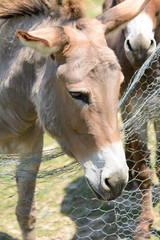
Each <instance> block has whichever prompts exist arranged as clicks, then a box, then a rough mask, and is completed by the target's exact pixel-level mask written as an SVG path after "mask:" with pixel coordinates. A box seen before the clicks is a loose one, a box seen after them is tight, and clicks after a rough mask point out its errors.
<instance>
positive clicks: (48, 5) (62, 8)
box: [0, 0, 84, 19]
mask: <svg viewBox="0 0 160 240" xmlns="http://www.w3.org/2000/svg"><path fill="white" fill-rule="evenodd" d="M48 12H49V13H50V14H51V15H52V14H53V13H55V12H56V14H57V13H59V14H58V15H59V16H60V15H61V16H62V15H67V16H68V19H78V18H80V17H84V10H83V0H81V1H78V0H34V1H33V0H24V1H21V0H2V1H1V3H0V18H12V17H16V16H24V15H29V16H33V15H38V14H45V13H48Z"/></svg>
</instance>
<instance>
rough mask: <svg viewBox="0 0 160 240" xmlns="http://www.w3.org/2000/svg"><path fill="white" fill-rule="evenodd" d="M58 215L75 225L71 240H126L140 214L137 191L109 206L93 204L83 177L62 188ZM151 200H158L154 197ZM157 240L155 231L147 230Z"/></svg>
mask: <svg viewBox="0 0 160 240" xmlns="http://www.w3.org/2000/svg"><path fill="white" fill-rule="evenodd" d="M65 193H66V195H65V197H64V199H63V202H62V205H61V212H62V213H63V214H64V215H66V216H68V217H70V218H71V219H72V221H73V222H74V223H75V225H76V232H75V234H74V236H73V238H72V239H71V240H79V239H83V240H90V239H92V240H97V239H99V240H101V239H103V240H120V239H123V240H130V239H132V234H133V231H134V229H135V228H136V225H137V217H138V215H139V210H140V200H139V194H140V192H139V190H138V189H137V190H136V191H132V192H128V191H124V193H123V195H122V196H121V197H119V198H118V199H116V200H115V201H111V202H109V203H106V202H105V203H102V202H100V201H97V200H96V199H95V197H94V195H93V193H92V192H91V190H90V189H89V188H88V187H86V182H85V180H84V178H83V177H80V178H77V179H76V180H74V181H73V182H71V183H70V184H69V185H67V187H66V188H65ZM153 197H158V195H155V196H153ZM151 232H152V234H153V235H155V236H157V240H158V239H159V237H160V235H159V231H156V229H151Z"/></svg>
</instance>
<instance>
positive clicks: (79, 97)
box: [69, 91, 89, 105]
mask: <svg viewBox="0 0 160 240" xmlns="http://www.w3.org/2000/svg"><path fill="white" fill-rule="evenodd" d="M69 94H70V96H71V97H72V98H74V99H76V100H80V101H82V102H83V103H84V104H88V105H89V95H88V94H87V93H82V92H72V91H69Z"/></svg>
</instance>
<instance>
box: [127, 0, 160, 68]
mask: <svg viewBox="0 0 160 240" xmlns="http://www.w3.org/2000/svg"><path fill="white" fill-rule="evenodd" d="M159 12H160V3H159V0H151V1H150V3H149V4H148V6H147V7H146V8H145V10H144V11H143V12H141V13H140V14H139V15H138V16H137V17H135V18H134V19H133V20H131V21H130V22H129V23H128V24H127V27H126V29H125V31H124V32H125V42H124V49H125V53H126V56H127V58H128V60H129V61H130V62H131V64H132V65H133V66H136V67H140V66H141V65H142V64H143V62H144V61H145V60H146V59H147V58H148V57H149V56H150V54H151V53H152V52H153V51H154V50H155V48H156V40H155V29H156V24H157V17H158V14H159Z"/></svg>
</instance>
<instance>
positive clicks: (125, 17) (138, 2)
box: [96, 0, 150, 34]
mask: <svg viewBox="0 0 160 240" xmlns="http://www.w3.org/2000/svg"><path fill="white" fill-rule="evenodd" d="M149 1H150V0H126V1H124V2H121V3H120V4H118V5H117V6H115V7H112V8H110V9H109V10H108V11H106V12H104V13H103V14H101V15H99V16H97V17H96V18H97V19H98V20H99V21H101V22H102V23H103V24H104V26H105V34H107V33H109V32H112V31H114V30H115V29H117V28H119V27H120V26H121V27H123V25H125V24H126V23H127V22H128V21H130V20H131V19H133V18H134V17H136V16H137V15H138V14H139V13H140V12H141V11H142V10H143V9H144V8H145V6H146V5H147V4H148V2H149Z"/></svg>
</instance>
